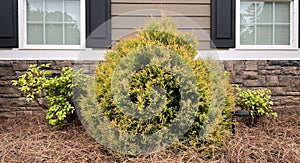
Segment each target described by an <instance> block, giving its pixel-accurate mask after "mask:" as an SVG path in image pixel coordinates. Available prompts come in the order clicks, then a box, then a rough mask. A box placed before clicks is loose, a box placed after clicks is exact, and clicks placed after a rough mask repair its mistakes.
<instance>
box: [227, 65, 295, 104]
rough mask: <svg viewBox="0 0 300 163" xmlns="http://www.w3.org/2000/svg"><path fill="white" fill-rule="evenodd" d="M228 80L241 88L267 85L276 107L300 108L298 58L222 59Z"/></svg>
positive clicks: (255, 87)
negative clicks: (265, 59)
mask: <svg viewBox="0 0 300 163" xmlns="http://www.w3.org/2000/svg"><path fill="white" fill-rule="evenodd" d="M223 63H224V67H225V69H226V70H227V71H229V72H230V74H231V77H230V78H231V79H230V82H231V83H233V84H238V85H240V86H241V87H243V88H250V89H258V88H263V87H267V88H269V89H270V90H271V91H272V98H273V99H274V100H275V101H277V102H279V105H278V106H275V107H274V108H276V109H289V108H290V109H292V108H298V109H300V60H293V61H275V60H273V61H224V62H223Z"/></svg>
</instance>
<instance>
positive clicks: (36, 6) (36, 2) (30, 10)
mask: <svg viewBox="0 0 300 163" xmlns="http://www.w3.org/2000/svg"><path fill="white" fill-rule="evenodd" d="M27 21H43V3H42V1H41V0H28V1H27Z"/></svg>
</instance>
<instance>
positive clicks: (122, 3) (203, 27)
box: [112, 0, 210, 49]
mask: <svg viewBox="0 0 300 163" xmlns="http://www.w3.org/2000/svg"><path fill="white" fill-rule="evenodd" d="M151 9H156V10H166V11H170V12H172V14H170V13H168V12H166V13H164V14H165V15H169V16H170V15H171V16H172V17H174V19H177V21H178V24H179V29H180V30H182V31H184V32H190V31H194V33H195V36H196V37H197V38H199V47H198V48H201V49H208V48H209V47H210V38H209V37H210V0H112V17H113V19H112V39H113V41H118V40H119V39H121V38H123V37H125V36H127V35H128V34H132V33H134V32H135V29H137V28H142V27H143V26H144V24H145V23H146V22H147V20H149V19H150V17H151V16H154V17H158V16H160V14H159V13H158V14H155V15H151V14H149V13H150V12H151V11H147V10H151ZM138 10H140V11H138ZM174 13H175V14H174ZM183 17H186V18H189V19H190V20H192V21H193V22H195V23H196V24H197V25H191V22H186V21H187V20H186V19H184V18H183Z"/></svg>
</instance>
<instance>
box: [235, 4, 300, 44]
mask: <svg viewBox="0 0 300 163" xmlns="http://www.w3.org/2000/svg"><path fill="white" fill-rule="evenodd" d="M274 1H276V0H274ZM298 3H299V1H298V0H291V8H290V12H291V13H290V16H291V19H290V45H286V46H285V45H241V44H240V43H241V40H240V37H241V35H240V23H241V17H240V9H241V0H236V31H235V33H236V49H298V42H299V41H298V39H299V38H298V32H299V31H298V18H299V16H298V14H299V11H298Z"/></svg>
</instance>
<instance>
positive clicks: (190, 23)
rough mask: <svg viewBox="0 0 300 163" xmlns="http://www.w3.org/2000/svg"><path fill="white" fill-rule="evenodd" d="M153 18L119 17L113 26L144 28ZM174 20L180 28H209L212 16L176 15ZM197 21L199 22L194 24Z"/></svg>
mask: <svg viewBox="0 0 300 163" xmlns="http://www.w3.org/2000/svg"><path fill="white" fill-rule="evenodd" d="M150 19H151V18H149V17H117V18H115V19H113V21H112V28H125V29H128V28H132V29H135V28H143V27H144V25H145V24H146V22H147V21H148V20H150ZM174 20H176V21H177V23H178V28H185V29H190V28H203V29H209V28H210V18H209V17H190V18H183V17H175V18H174ZM194 22H197V24H194Z"/></svg>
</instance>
